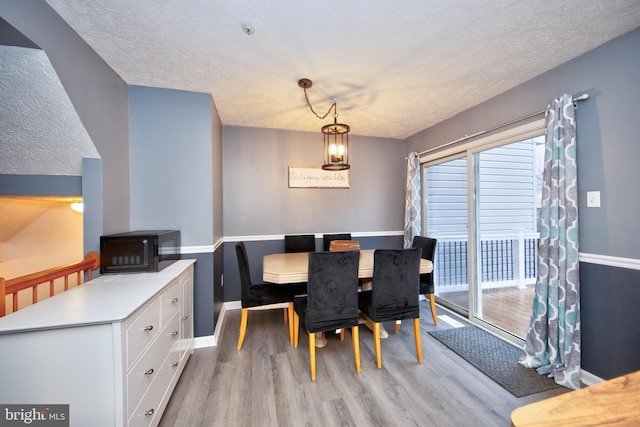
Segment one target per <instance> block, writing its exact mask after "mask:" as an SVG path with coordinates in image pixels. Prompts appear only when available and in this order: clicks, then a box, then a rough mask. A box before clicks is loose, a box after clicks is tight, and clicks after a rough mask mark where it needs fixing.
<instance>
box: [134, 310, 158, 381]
mask: <svg viewBox="0 0 640 427" xmlns="http://www.w3.org/2000/svg"><path fill="white" fill-rule="evenodd" d="M159 333H160V301H158V300H157V299H156V300H154V301H153V302H152V303H151V304H150V305H149V306H148V307H147V308H146V309H145V310H144V311H143V312H142V313H141V314H140V315H139V316H138V317H137V318H136V319H135V320H133V322H132V323H131V324H130V325H129V326H128V327H127V333H126V335H127V338H126V340H127V369H128V368H130V367H131V365H133V363H134V362H135V361H136V359H137V358H138V357H139V356H140V354H141V353H142V351H143V350H144V349H145V347H146V346H147V345H149V343H150V342H151V341H152V340H153V339H154V338H155V337H156V335H158V334H159Z"/></svg>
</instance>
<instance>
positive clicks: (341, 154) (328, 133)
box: [321, 120, 351, 171]
mask: <svg viewBox="0 0 640 427" xmlns="http://www.w3.org/2000/svg"><path fill="white" fill-rule="evenodd" d="M321 130H322V134H323V137H324V163H323V164H322V169H324V170H329V171H341V170H345V169H349V168H350V167H351V166H350V165H349V130H351V128H350V127H349V125H344V124H342V123H337V121H336V120H334V123H333V124H331V125H325V126H322V129H321Z"/></svg>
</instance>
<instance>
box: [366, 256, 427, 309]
mask: <svg viewBox="0 0 640 427" xmlns="http://www.w3.org/2000/svg"><path fill="white" fill-rule="evenodd" d="M421 253H422V249H420V248H410V249H378V250H376V251H375V252H374V254H373V289H372V291H371V309H370V311H371V314H373V315H374V316H372V319H374V320H375V321H382V322H385V321H390V320H399V319H411V318H415V317H419V316H420V306H419V304H418V299H419V295H420V294H419V290H420V256H421Z"/></svg>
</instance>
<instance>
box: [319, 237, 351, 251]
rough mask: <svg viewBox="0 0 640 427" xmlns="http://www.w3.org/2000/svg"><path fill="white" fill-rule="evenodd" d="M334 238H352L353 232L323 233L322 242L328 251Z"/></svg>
mask: <svg viewBox="0 0 640 427" xmlns="http://www.w3.org/2000/svg"><path fill="white" fill-rule="evenodd" d="M332 240H351V233H341V234H323V235H322V244H323V246H322V247H323V250H324V251H328V250H329V246H330V245H331V241H332Z"/></svg>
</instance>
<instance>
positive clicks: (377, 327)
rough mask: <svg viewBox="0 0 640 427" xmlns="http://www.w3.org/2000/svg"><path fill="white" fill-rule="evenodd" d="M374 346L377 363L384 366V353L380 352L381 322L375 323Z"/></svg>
mask: <svg viewBox="0 0 640 427" xmlns="http://www.w3.org/2000/svg"><path fill="white" fill-rule="evenodd" d="M373 347H374V348H375V350H376V365H377V366H378V369H380V368H382V354H380V322H375V323H374V324H373Z"/></svg>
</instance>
